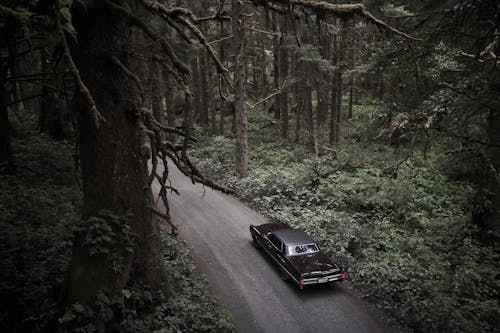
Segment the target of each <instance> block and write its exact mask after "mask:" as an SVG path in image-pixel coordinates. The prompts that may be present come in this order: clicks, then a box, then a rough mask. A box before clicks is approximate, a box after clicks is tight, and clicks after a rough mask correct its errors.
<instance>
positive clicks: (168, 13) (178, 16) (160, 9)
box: [142, 0, 228, 73]
mask: <svg viewBox="0 0 500 333" xmlns="http://www.w3.org/2000/svg"><path fill="white" fill-rule="evenodd" d="M142 3H143V4H144V6H145V7H146V8H147V9H148V10H149V11H150V12H152V13H153V14H157V15H159V16H160V17H161V18H163V19H164V20H165V21H167V23H168V20H167V18H169V19H172V20H174V21H176V22H178V23H180V24H182V25H184V26H185V27H186V28H188V29H189V31H191V33H192V34H193V35H194V36H195V37H196V38H197V39H198V41H199V42H200V44H202V45H203V47H204V48H205V50H206V51H207V52H208V54H209V56H210V58H212V60H213V61H214V63H215V65H216V67H217V71H218V72H219V73H227V72H228V70H227V69H226V68H225V67H224V65H223V64H222V62H221V61H220V59H219V57H218V56H217V53H216V52H215V50H214V48H213V47H212V46H211V45H210V44H209V43H208V42H207V39H206V38H205V35H204V34H203V33H202V32H201V30H200V29H199V28H198V27H197V26H196V25H195V23H194V22H197V21H198V18H197V17H196V16H195V15H194V14H193V12H192V11H190V10H188V9H185V8H178V7H175V8H167V7H166V6H164V5H162V4H161V3H158V2H157V1H150V0H142Z"/></svg>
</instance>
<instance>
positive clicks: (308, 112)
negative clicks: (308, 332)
mask: <svg viewBox="0 0 500 333" xmlns="http://www.w3.org/2000/svg"><path fill="white" fill-rule="evenodd" d="M305 72H306V71H304V72H303V75H305ZM306 77H307V76H306ZM304 122H305V124H304V125H305V130H306V133H305V138H304V145H305V147H306V149H308V150H309V151H314V150H315V145H316V144H315V142H314V141H315V135H314V120H313V110H312V87H311V82H310V79H309V78H306V80H305V84H304Z"/></svg>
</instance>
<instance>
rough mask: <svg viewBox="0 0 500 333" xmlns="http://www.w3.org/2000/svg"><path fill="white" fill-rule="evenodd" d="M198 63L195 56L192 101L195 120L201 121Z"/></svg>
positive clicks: (193, 59) (192, 76)
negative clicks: (196, 118)
mask: <svg viewBox="0 0 500 333" xmlns="http://www.w3.org/2000/svg"><path fill="white" fill-rule="evenodd" d="M198 62H199V60H198V57H197V56H193V58H192V59H191V94H192V96H191V99H192V106H193V118H194V117H198V119H199V117H200V113H201V87H200V71H199V65H198Z"/></svg>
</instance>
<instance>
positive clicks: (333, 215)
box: [192, 137, 500, 332]
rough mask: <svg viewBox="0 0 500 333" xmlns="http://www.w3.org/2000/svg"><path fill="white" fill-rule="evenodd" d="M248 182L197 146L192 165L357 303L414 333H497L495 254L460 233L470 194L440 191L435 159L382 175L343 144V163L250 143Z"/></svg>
mask: <svg viewBox="0 0 500 333" xmlns="http://www.w3.org/2000/svg"><path fill="white" fill-rule="evenodd" d="M252 140H253V141H252V145H251V147H250V153H249V155H250V158H249V159H250V166H249V170H250V171H249V175H248V177H247V178H245V179H243V180H238V179H237V178H236V177H235V175H234V171H233V157H232V156H233V146H232V142H231V140H229V139H225V138H223V137H214V138H210V139H206V140H202V142H203V143H202V144H201V145H199V146H198V147H196V148H195V149H194V151H193V152H192V155H193V156H194V158H195V160H196V161H197V165H198V167H199V168H200V169H201V170H202V171H203V172H204V173H205V174H206V175H208V176H209V177H212V179H215V180H217V181H219V182H222V183H226V184H229V185H230V186H231V187H232V188H234V189H235V191H236V193H237V195H238V196H239V197H240V198H241V199H243V200H244V201H245V202H246V203H248V204H249V205H250V206H252V207H254V208H256V209H257V210H259V211H260V212H262V213H264V214H265V215H267V216H268V217H269V218H270V220H272V221H281V222H287V223H289V224H291V225H293V226H294V227H299V228H302V229H304V230H306V231H307V232H308V233H309V234H311V235H312V236H313V238H315V239H316V240H317V241H318V242H319V243H320V245H321V246H322V248H323V249H324V250H330V251H331V252H332V253H333V256H334V258H335V260H336V261H337V262H339V263H340V264H341V265H343V266H344V267H345V268H346V269H347V271H348V273H349V276H350V280H351V281H352V282H353V283H354V284H355V286H356V287H357V289H358V290H360V291H361V293H362V294H363V295H364V297H365V298H367V299H368V300H370V301H371V302H372V303H373V304H375V305H376V306H377V307H379V308H381V309H382V310H384V311H385V312H386V313H388V314H389V315H390V316H391V317H393V318H395V320H396V321H397V322H398V323H399V324H400V325H403V326H404V327H407V328H408V329H410V330H413V331H415V332H428V331H432V332H444V331H446V332H472V331H481V332H490V331H498V325H499V319H498V318H500V310H499V309H500V308H499V304H498V298H499V290H500V284H499V283H500V281H499V278H498V272H499V271H500V270H499V268H500V267H499V262H500V261H499V259H500V255H499V252H498V249H495V248H494V247H488V246H482V245H481V244H479V243H478V242H477V241H476V240H475V239H474V237H473V234H474V231H475V230H474V227H473V225H472V224H471V223H470V215H469V212H470V211H471V202H472V195H473V188H472V187H471V185H470V184H468V183H467V182H464V181H450V179H449V177H447V172H448V171H449V170H447V169H446V168H445V167H444V166H445V165H446V163H445V162H444V161H442V159H441V158H440V155H439V153H438V152H428V153H427V156H426V158H424V156H423V155H422V154H421V153H420V152H418V151H416V152H415V153H414V155H413V157H412V158H410V159H409V160H408V161H407V162H406V163H405V164H403V165H402V166H401V167H400V168H399V172H398V177H397V178H393V175H392V173H388V172H387V165H388V164H389V162H390V161H391V160H393V159H394V157H393V155H392V154H393V153H392V151H391V149H389V148H387V147H386V146H385V145H381V144H376V143H370V144H367V143H360V142H356V143H355V144H352V143H349V142H348V141H346V142H344V143H343V146H344V148H343V149H344V150H343V154H344V155H343V157H342V156H341V159H342V158H343V159H344V160H349V159H350V160H353V159H354V160H356V163H354V166H351V167H349V165H348V164H345V163H344V161H342V162H339V160H337V159H335V158H333V157H332V156H329V155H327V156H324V157H321V158H315V157H313V156H310V155H308V154H307V153H305V152H304V151H303V150H302V148H300V147H297V146H296V145H287V144H284V143H279V142H259V141H258V140H257V139H256V138H253V139H252Z"/></svg>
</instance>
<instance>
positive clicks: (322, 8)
mask: <svg viewBox="0 0 500 333" xmlns="http://www.w3.org/2000/svg"><path fill="white" fill-rule="evenodd" d="M270 1H271V2H274V3H277V4H279V5H281V6H283V7H286V8H285V9H283V11H285V13H286V11H288V8H289V6H296V7H301V8H304V9H309V10H312V11H316V12H321V13H323V14H330V15H333V16H337V17H340V18H348V17H351V16H354V15H358V16H361V17H364V18H365V19H366V20H367V21H368V22H370V23H371V24H373V25H375V26H377V27H378V28H380V29H382V30H385V31H389V32H391V33H394V34H396V35H399V36H402V37H405V38H407V39H411V40H418V41H420V39H418V38H415V37H412V36H410V35H408V34H406V33H404V32H402V31H400V30H398V29H396V28H394V27H392V26H390V25H389V24H387V23H385V22H384V21H381V20H379V19H378V18H376V17H375V16H373V15H372V14H371V13H370V12H369V11H368V10H366V7H365V6H364V5H363V4H333V3H329V2H326V1H314V0H270ZM252 2H254V3H255V4H257V5H258V4H259V1H257V0H252Z"/></svg>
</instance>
